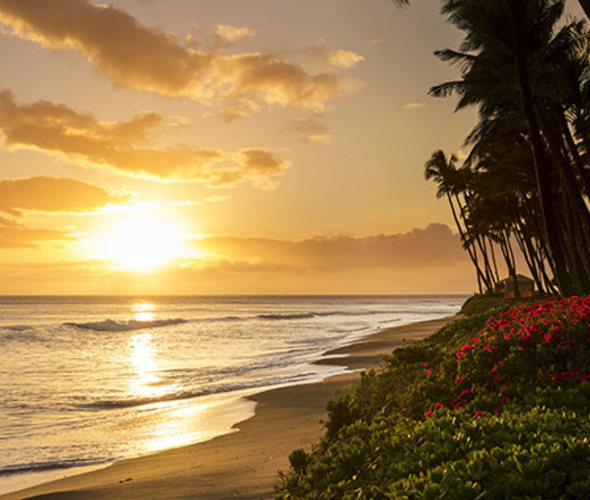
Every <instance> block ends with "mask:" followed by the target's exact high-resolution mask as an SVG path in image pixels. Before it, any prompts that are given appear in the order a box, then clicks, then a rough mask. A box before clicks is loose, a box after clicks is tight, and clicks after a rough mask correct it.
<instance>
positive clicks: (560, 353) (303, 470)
mask: <svg viewBox="0 0 590 500" xmlns="http://www.w3.org/2000/svg"><path fill="white" fill-rule="evenodd" d="M520 304H521V305H518V303H515V304H513V305H507V304H504V305H500V306H498V307H496V308H495V309H492V310H490V311H487V312H483V313H479V314H474V315H472V316H469V317H467V318H465V319H460V320H457V321H453V322H452V323H450V324H448V325H446V326H445V327H443V328H442V329H440V330H439V331H437V332H436V333H434V334H433V335H431V336H430V337H428V338H427V339H425V340H422V341H418V342H415V343H413V344H411V345H408V346H405V347H403V348H400V349H396V350H395V351H393V352H392V353H391V354H390V355H387V356H385V357H384V362H383V366H382V369H381V370H380V371H374V370H372V371H369V372H366V373H363V374H362V376H361V380H360V383H359V384H358V385H357V386H356V387H355V388H354V390H353V391H352V392H350V393H348V394H346V395H344V396H342V397H340V398H335V399H332V400H330V401H329V403H328V405H327V408H328V412H329V416H328V419H327V421H326V424H325V427H326V432H325V435H324V437H323V438H322V440H321V441H320V442H319V444H316V445H315V446H314V447H313V451H312V452H311V453H309V452H307V451H304V450H303V449H298V450H295V451H293V452H292V453H291V455H290V457H289V459H290V464H291V469H290V472H289V473H288V474H283V475H282V484H281V487H280V494H279V496H278V497H277V498H280V499H295V498H297V499H315V498H322V499H334V500H336V499H374V498H392V499H394V498H395V499H400V498H402V499H403V498H408V499H410V498H411V499H427V498H452V499H470V498H472V499H476V498H477V499H479V498H587V496H586V495H587V492H588V489H589V488H590V418H589V416H590V413H589V408H590V361H589V356H588V354H589V352H590V297H585V298H579V297H571V298H568V299H561V298H548V299H542V300H537V301H529V302H527V303H522V302H520Z"/></svg>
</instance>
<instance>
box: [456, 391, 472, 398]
mask: <svg viewBox="0 0 590 500" xmlns="http://www.w3.org/2000/svg"><path fill="white" fill-rule="evenodd" d="M471 396H473V392H471V391H470V390H469V389H465V390H464V391H461V393H460V394H459V396H457V397H458V398H459V399H465V398H469V397H471Z"/></svg>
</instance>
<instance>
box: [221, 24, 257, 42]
mask: <svg viewBox="0 0 590 500" xmlns="http://www.w3.org/2000/svg"><path fill="white" fill-rule="evenodd" d="M215 34H216V35H217V36H218V37H219V38H222V39H223V40H227V41H228V42H233V41H235V40H240V39H241V38H246V37H249V36H254V35H256V31H255V30H253V29H251V28H248V27H247V26H242V27H239V28H238V27H236V26H232V25H230V24H218V25H217V26H216V27H215Z"/></svg>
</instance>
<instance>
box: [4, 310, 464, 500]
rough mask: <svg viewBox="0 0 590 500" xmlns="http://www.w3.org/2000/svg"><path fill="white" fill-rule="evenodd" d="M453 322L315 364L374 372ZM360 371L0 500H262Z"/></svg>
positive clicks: (369, 342) (267, 397)
mask: <svg viewBox="0 0 590 500" xmlns="http://www.w3.org/2000/svg"><path fill="white" fill-rule="evenodd" d="M453 319H455V317H449V318H443V319H438V320H432V321H423V322H419V323H412V324H409V325H404V326H399V327H393V328H388V329H384V330H382V331H380V332H377V333H375V334H373V335H370V336H368V337H365V338H363V339H361V340H359V341H357V342H355V343H353V344H351V345H349V346H346V347H343V348H340V349H336V350H334V351H330V352H329V353H327V354H328V355H332V354H334V355H346V356H347V357H343V358H338V359H324V360H322V361H321V363H324V364H329V365H339V366H347V367H349V368H350V369H353V370H368V369H371V368H377V367H378V366H379V363H380V360H381V358H382V356H383V355H384V354H388V353H389V352H391V351H392V350H393V349H394V348H396V347H398V346H400V345H402V344H403V343H404V342H412V341H415V340H419V339H423V338H425V337H428V336H429V335H431V334H432V333H434V332H435V331H436V330H438V329H439V328H441V327H442V326H444V325H445V324H446V323H448V322H449V321H451V320H453ZM359 373H360V372H358V371H357V372H354V373H349V374H345V375H338V376H335V377H330V378H328V379H326V380H324V381H322V382H316V383H311V384H304V385H296V386H291V387H286V388H281V389H274V390H269V391H267V392H263V393H260V394H257V395H255V396H251V397H249V399H251V400H253V401H255V402H256V403H257V406H256V414H255V415H254V416H253V417H251V418H249V419H248V420H245V421H243V422H240V423H238V424H236V425H235V426H234V427H235V428H237V429H239V431H238V432H235V433H232V434H226V435H224V436H219V437H217V438H214V439H212V440H210V441H206V442H204V443H197V444H193V445H189V446H183V447H181V448H175V449H171V450H166V451H163V452H159V453H156V454H153V455H148V456H144V457H139V458H133V459H129V460H121V461H118V462H115V463H114V464H113V465H111V466H109V467H107V468H104V469H100V470H97V471H93V472H89V473H86V474H80V475H77V476H72V477H69V478H65V479H60V480H58V481H53V482H50V483H45V484H42V485H39V486H35V487H32V488H28V489H26V490H22V491H20V492H17V493H10V494H8V495H4V496H0V500H7V499H23V498H27V499H30V498H43V499H69V500H75V499H82V500H86V499H89V500H90V499H121V500H132V499H134V500H135V499H136V500H145V499H150V498H153V499H189V498H191V499H199V500H213V499H215V500H220V499H229V498H232V499H261V498H262V499H267V498H273V496H274V494H275V489H274V488H275V485H276V484H277V483H278V481H279V476H278V473H277V471H278V470H284V471H287V470H288V468H289V462H288V456H289V454H290V453H291V452H292V451H293V450H294V449H296V448H304V449H308V450H309V449H310V448H311V446H312V444H314V443H317V441H318V440H319V439H320V437H321V435H322V432H323V425H322V421H323V420H324V419H325V418H326V411H325V405H326V401H327V400H328V399H329V398H330V397H332V396H333V395H334V394H335V393H336V392H338V391H345V390H347V389H349V387H350V386H351V384H353V383H354V382H355V381H356V380H357V379H358V378H359Z"/></svg>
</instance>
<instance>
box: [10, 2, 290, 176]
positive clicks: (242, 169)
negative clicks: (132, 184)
mask: <svg viewBox="0 0 590 500" xmlns="http://www.w3.org/2000/svg"><path fill="white" fill-rule="evenodd" d="M0 1H1V0H0ZM161 121H162V119H161V117H160V115H158V114H157V113H142V114H140V115H138V116H136V117H134V118H132V119H131V120H129V121H127V122H104V121H99V120H98V119H97V118H96V117H95V116H93V115H91V114H83V113H78V112H77V111H74V110H72V109H71V108H68V107H67V106H64V105H61V104H54V103H51V102H48V101H37V102H34V103H32V104H28V105H19V104H17V103H16V102H15V99H14V96H13V95H12V93H11V92H9V91H3V92H0V132H1V133H2V134H3V136H4V143H5V145H6V146H7V147H8V148H24V149H36V150H41V151H44V152H47V153H53V154H61V155H65V156H67V157H69V158H70V159H72V160H74V161H76V162H84V163H90V164H93V165H97V166H105V167H110V168H112V169H115V170H116V171H118V172H119V173H122V174H126V175H131V176H135V177H147V178H152V179H159V180H184V181H196V182H205V183H208V184H209V185H211V186H228V185H231V184H236V183H239V182H249V183H250V184H252V185H255V186H261V187H267V186H268V185H269V182H270V178H269V177H272V176H276V175H279V174H281V173H282V172H283V171H284V170H285V169H286V168H287V167H288V166H289V164H288V162H286V161H284V160H282V159H280V158H279V157H278V156H276V155H274V154H273V153H271V152H269V151H265V150H262V149H253V148H249V149H243V150H239V151H237V152H227V151H223V150H220V149H205V148H195V147H190V146H178V147H175V148H156V147H140V146H139V145H140V144H145V143H150V131H151V129H152V128H153V127H155V126H156V125H158V124H159V123H161Z"/></svg>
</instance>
